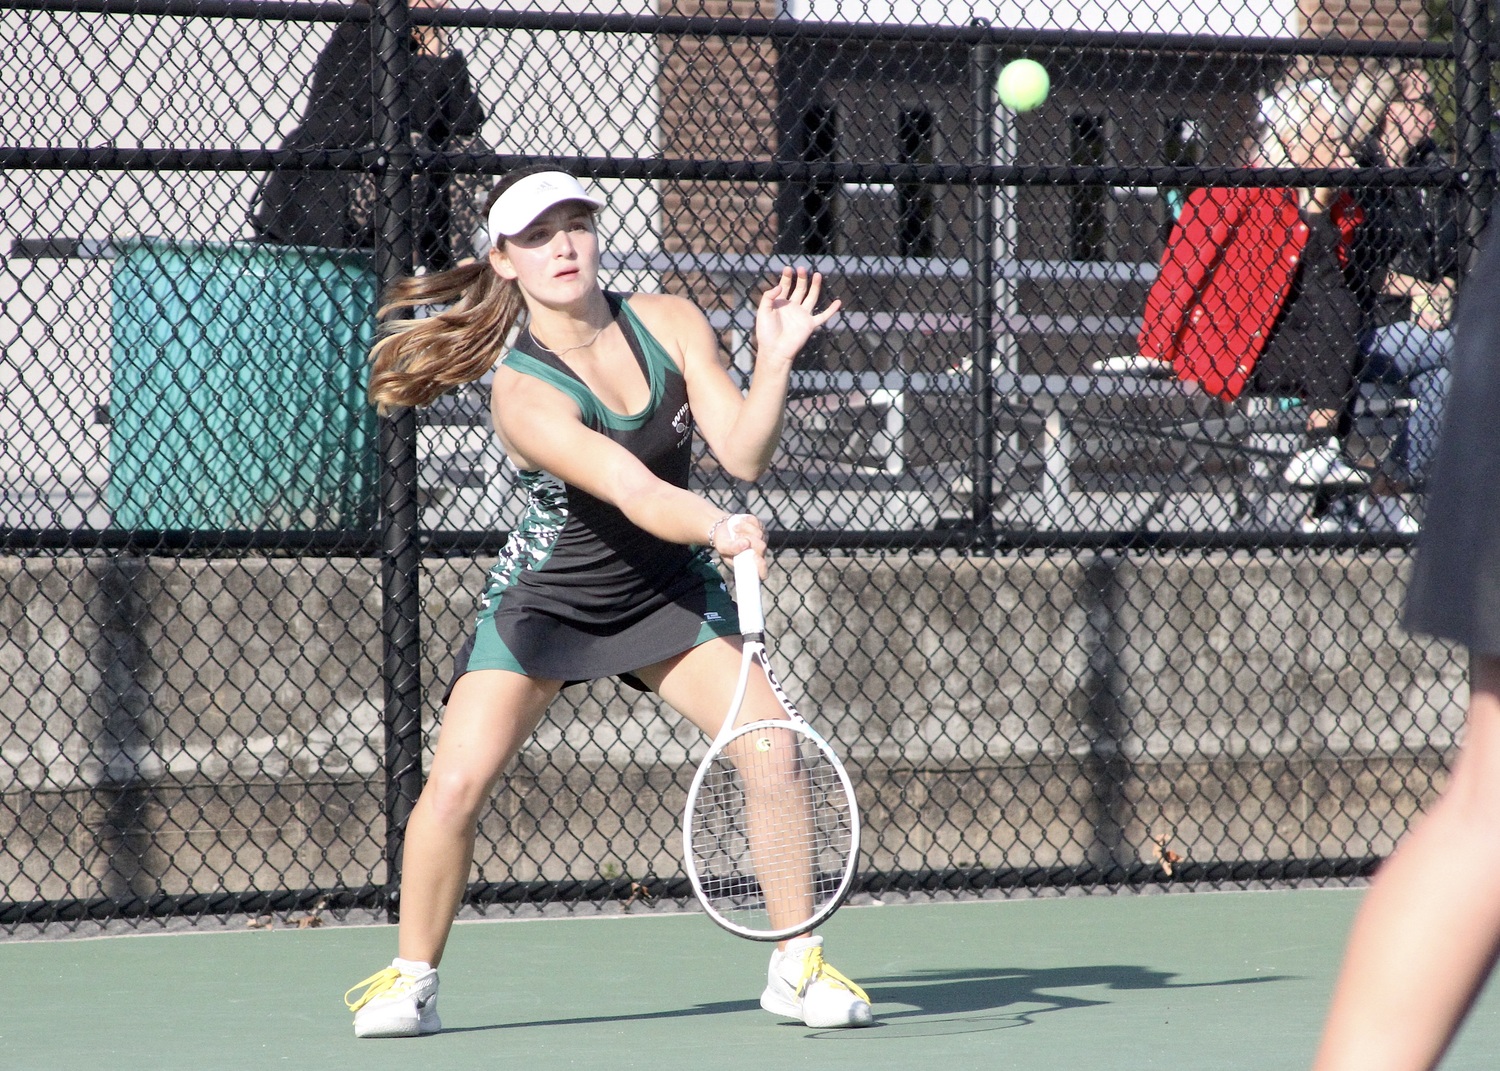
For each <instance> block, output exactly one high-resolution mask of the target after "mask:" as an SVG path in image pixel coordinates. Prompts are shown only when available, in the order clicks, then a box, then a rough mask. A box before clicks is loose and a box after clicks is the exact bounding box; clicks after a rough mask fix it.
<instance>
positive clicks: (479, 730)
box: [398, 670, 561, 967]
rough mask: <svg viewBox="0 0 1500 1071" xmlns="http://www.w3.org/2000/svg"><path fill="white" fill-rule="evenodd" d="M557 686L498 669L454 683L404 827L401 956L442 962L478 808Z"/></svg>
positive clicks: (464, 876)
mask: <svg viewBox="0 0 1500 1071" xmlns="http://www.w3.org/2000/svg"><path fill="white" fill-rule="evenodd" d="M560 687H561V683H560V682H559V681H544V680H534V679H531V678H527V677H523V676H521V675H520V674H517V673H508V672H505V671H504V670H478V671H475V672H473V673H466V674H464V676H462V677H460V678H459V681H458V684H457V685H455V686H454V689H453V697H452V698H451V699H450V700H449V702H448V708H447V710H446V711H445V712H444V715H443V728H442V731H441V733H440V734H439V736H438V744H437V751H436V753H435V754H434V756H433V760H432V770H431V771H430V772H429V774H428V776H427V782H426V784H425V786H424V787H423V789H422V795H421V797H420V798H419V799H418V800H417V805H416V807H415V808H414V809H413V810H412V813H411V819H410V821H409V822H408V823H407V826H406V848H405V854H404V857H403V861H402V867H401V930H400V937H399V942H398V948H399V952H398V954H399V955H400V956H401V958H402V959H409V960H417V961H420V962H424V963H430V964H432V966H434V967H436V966H437V965H438V961H439V960H441V959H442V958H443V946H444V945H445V944H447V941H448V931H449V930H451V929H452V927H453V917H454V915H455V913H456V912H457V911H458V905H459V903H460V901H461V900H462V898H463V892H464V887H465V885H466V884H467V883H468V880H469V868H470V866H471V865H472V864H473V861H474V830H475V826H476V824H477V823H478V820H479V810H480V808H481V807H482V806H484V804H485V803H486V802H487V801H488V800H489V798H490V795H491V793H493V791H494V788H495V783H496V782H497V781H498V780H499V779H500V774H501V773H502V772H503V771H504V770H505V767H506V766H508V765H509V764H510V760H511V759H513V758H515V755H516V752H517V751H519V750H520V749H521V745H522V744H523V743H525V741H526V738H527V737H529V736H530V735H531V734H532V732H533V731H534V730H535V729H536V726H537V723H538V722H539V721H541V719H542V714H543V713H545V711H546V709H547V704H548V703H550V702H551V701H552V699H553V697H554V696H556V695H557V692H558V689H559V688H560Z"/></svg>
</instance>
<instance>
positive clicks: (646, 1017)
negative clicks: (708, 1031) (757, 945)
mask: <svg viewBox="0 0 1500 1071" xmlns="http://www.w3.org/2000/svg"><path fill="white" fill-rule="evenodd" d="M747 1011H756V1012H759V1011H760V1004H759V1003H758V1002H756V1001H753V1000H720V1001H714V1002H712V1003H709V1004H695V1005H693V1006H692V1007H690V1008H664V1009H662V1010H661V1011H649V1012H634V1013H627V1014H622V1015H577V1016H572V1017H569V1018H565V1019H529V1020H523V1021H517V1022H513V1023H492V1024H489V1025H486V1026H457V1027H448V1026H444V1027H443V1033H445V1034H466V1033H472V1032H474V1031H478V1030H521V1029H525V1028H528V1027H538V1026H583V1025H586V1024H590V1023H648V1022H651V1021H652V1020H655V1019H682V1018H687V1017H691V1016H698V1015H734V1014H738V1013H740V1012H747Z"/></svg>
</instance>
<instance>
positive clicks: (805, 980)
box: [797, 948, 870, 1004]
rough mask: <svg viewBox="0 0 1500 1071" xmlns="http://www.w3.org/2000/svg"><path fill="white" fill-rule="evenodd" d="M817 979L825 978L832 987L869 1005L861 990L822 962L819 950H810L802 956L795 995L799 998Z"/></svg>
mask: <svg viewBox="0 0 1500 1071" xmlns="http://www.w3.org/2000/svg"><path fill="white" fill-rule="evenodd" d="M819 977H823V978H827V979H828V980H829V981H830V982H832V983H833V984H834V985H838V986H842V987H843V988H845V989H847V990H849V992H851V993H853V994H854V995H855V996H856V997H858V998H859V999H860V1000H862V1001H864V1002H865V1003H866V1004H868V1003H870V998H869V996H868V995H867V994H866V993H865V991H864V990H863V989H861V988H860V987H859V986H857V985H855V984H854V983H853V982H851V981H850V980H849V979H847V978H845V977H844V976H843V975H842V974H840V973H839V972H838V971H836V970H834V969H833V968H832V967H830V966H829V965H828V964H827V963H826V962H824V960H823V950H822V949H821V948H810V949H808V950H807V951H806V952H804V953H803V955H802V977H801V978H800V979H798V981H797V995H798V996H799V997H800V996H801V995H802V994H803V993H805V992H806V991H807V987H808V986H809V985H810V984H811V983H812V982H813V981H815V980H816V979H817V978H819Z"/></svg>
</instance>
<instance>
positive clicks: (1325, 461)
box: [1282, 439, 1370, 488]
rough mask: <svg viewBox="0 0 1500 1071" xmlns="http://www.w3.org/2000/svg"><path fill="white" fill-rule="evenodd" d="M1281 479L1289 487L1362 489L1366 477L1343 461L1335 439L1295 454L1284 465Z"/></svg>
mask: <svg viewBox="0 0 1500 1071" xmlns="http://www.w3.org/2000/svg"><path fill="white" fill-rule="evenodd" d="M1282 476H1283V478H1284V479H1285V480H1286V482H1287V483H1289V484H1291V485H1292V486H1293V487H1299V488H1314V487H1363V486H1364V485H1365V484H1367V483H1369V482H1370V474H1369V473H1368V472H1366V471H1365V470H1364V469H1359V468H1355V467H1354V466H1353V465H1351V464H1349V462H1348V461H1346V460H1345V459H1344V454H1343V451H1342V450H1341V449H1340V448H1339V441H1338V440H1337V439H1329V440H1328V441H1327V442H1325V443H1323V444H1322V445H1320V446H1312V447H1308V448H1307V449H1306V450H1298V451H1297V452H1296V453H1295V454H1293V455H1292V459H1291V460H1290V461H1288V462H1287V465H1286V469H1285V470H1284V471H1283V472H1282Z"/></svg>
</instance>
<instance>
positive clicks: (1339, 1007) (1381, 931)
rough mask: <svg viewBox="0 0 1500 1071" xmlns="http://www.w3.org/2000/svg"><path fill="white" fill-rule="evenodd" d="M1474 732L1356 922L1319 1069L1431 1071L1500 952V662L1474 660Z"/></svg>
mask: <svg viewBox="0 0 1500 1071" xmlns="http://www.w3.org/2000/svg"><path fill="white" fill-rule="evenodd" d="M1466 731H1467V739H1466V740H1465V741H1464V745H1463V751H1462V753H1461V754H1460V756H1459V759H1458V762H1457V764H1456V765H1455V767H1454V770H1453V774H1452V777H1451V778H1450V780H1449V783H1448V786H1447V788H1446V789H1445V790H1444V791H1443V794H1442V796H1441V798H1440V799H1439V800H1438V802H1437V804H1436V805H1435V806H1434V807H1433V809H1432V811H1431V813H1430V814H1428V815H1427V816H1426V818H1424V819H1423V820H1422V822H1421V823H1420V824H1419V825H1418V826H1417V828H1416V829H1415V830H1414V831H1413V832H1412V833H1411V834H1410V835H1409V836H1407V837H1406V839H1405V840H1403V841H1402V843H1401V845H1400V846H1399V847H1398V849H1397V850H1396V852H1395V854H1393V855H1392V856H1391V858H1390V859H1389V860H1387V861H1386V863H1385V865H1383V866H1382V867H1381V868H1380V872H1379V874H1378V875H1377V876H1376V878H1375V881H1374V884H1373V885H1372V886H1371V889H1370V892H1369V894H1368V895H1367V896H1366V897H1365V901H1364V903H1363V904H1362V905H1361V907H1360V910H1359V914H1358V916H1357V917H1356V918H1355V921H1354V929H1353V932H1352V933H1351V935H1350V938H1349V949H1348V952H1347V954H1346V957H1345V959H1344V966H1343V970H1342V971H1341V972H1340V975H1339V980H1338V984H1337V986H1336V988H1335V989H1334V997H1333V1006H1332V1009H1331V1010H1330V1012H1329V1016H1328V1023H1327V1025H1326V1026H1325V1028H1324V1033H1323V1041H1322V1044H1321V1045H1320V1047H1319V1050H1318V1056H1317V1060H1316V1062H1315V1064H1314V1068H1315V1071H1344V1069H1348V1071H1355V1069H1357V1071H1429V1069H1430V1068H1432V1067H1434V1066H1436V1064H1437V1062H1438V1060H1439V1059H1440V1058H1441V1057H1442V1055H1443V1052H1444V1050H1445V1049H1446V1048H1447V1046H1448V1043H1449V1042H1450V1041H1451V1040H1452V1038H1453V1035H1454V1033H1455V1032H1456V1031H1457V1029H1458V1026H1459V1023H1461V1022H1462V1021H1463V1017H1464V1015H1465V1014H1466V1013H1467V1012H1468V1010H1469V1006H1470V1005H1471V1004H1472V1003H1473V1001H1474V998H1475V996H1476V995H1477V994H1478V992H1479V989H1480V987H1481V986H1482V985H1483V983H1484V980H1485V978H1486V976H1487V975H1488V974H1489V971H1490V969H1491V967H1492V966H1493V965H1494V963H1495V958H1496V954H1497V952H1500V832H1497V831H1500V656H1496V655H1476V656H1474V659H1473V664H1472V667H1471V671H1470V699H1469V716H1468V727H1467V730H1466Z"/></svg>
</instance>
